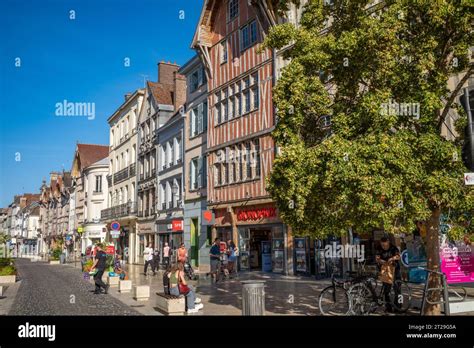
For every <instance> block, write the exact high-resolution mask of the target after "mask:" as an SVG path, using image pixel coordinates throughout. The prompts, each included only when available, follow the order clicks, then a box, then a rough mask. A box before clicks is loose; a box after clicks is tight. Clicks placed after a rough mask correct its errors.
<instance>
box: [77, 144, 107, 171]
mask: <svg viewBox="0 0 474 348" xmlns="http://www.w3.org/2000/svg"><path fill="white" fill-rule="evenodd" d="M77 152H78V154H79V159H80V161H81V167H82V168H86V167H88V166H90V165H91V164H93V163H95V162H97V161H100V160H101V159H104V158H106V157H108V156H109V147H108V146H105V145H93V144H77Z"/></svg>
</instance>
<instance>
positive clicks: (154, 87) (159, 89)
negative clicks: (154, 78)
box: [147, 81, 174, 105]
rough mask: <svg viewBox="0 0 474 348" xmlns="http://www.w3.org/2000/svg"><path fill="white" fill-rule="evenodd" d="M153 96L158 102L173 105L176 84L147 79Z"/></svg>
mask: <svg viewBox="0 0 474 348" xmlns="http://www.w3.org/2000/svg"><path fill="white" fill-rule="evenodd" d="M147 85H148V88H149V89H150V91H151V93H152V95H153V98H154V99H155V101H156V102H157V103H158V104H164V105H173V104H174V101H173V91H174V86H171V85H166V84H164V83H158V82H151V81H147Z"/></svg>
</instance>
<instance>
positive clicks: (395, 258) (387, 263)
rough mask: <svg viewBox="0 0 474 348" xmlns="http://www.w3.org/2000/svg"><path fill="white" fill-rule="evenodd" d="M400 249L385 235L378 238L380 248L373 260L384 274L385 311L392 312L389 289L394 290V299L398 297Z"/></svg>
mask: <svg viewBox="0 0 474 348" xmlns="http://www.w3.org/2000/svg"><path fill="white" fill-rule="evenodd" d="M399 260H400V251H399V250H398V248H397V247H396V246H395V245H392V243H391V242H390V240H389V239H388V238H387V237H385V236H384V237H382V238H381V239H380V248H379V249H378V250H377V252H376V254H375V261H376V262H377V265H378V269H379V271H381V273H382V275H385V276H384V277H383V278H382V279H381V280H382V284H383V285H382V291H383V294H384V301H385V310H386V312H389V313H391V312H393V308H392V304H391V301H390V290H391V289H392V285H393V289H394V292H395V297H394V298H395V299H398V298H399V295H400V282H396V281H397V280H401V279H402V277H401V271H400V262H399Z"/></svg>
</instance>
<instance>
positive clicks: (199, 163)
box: [196, 157, 203, 187]
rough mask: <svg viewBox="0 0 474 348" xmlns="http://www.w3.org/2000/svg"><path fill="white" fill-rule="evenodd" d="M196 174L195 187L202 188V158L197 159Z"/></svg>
mask: <svg viewBox="0 0 474 348" xmlns="http://www.w3.org/2000/svg"><path fill="white" fill-rule="evenodd" d="M197 165H198V167H197V173H198V177H197V178H196V181H197V185H198V187H203V185H202V181H203V175H202V157H199V158H198V160H197Z"/></svg>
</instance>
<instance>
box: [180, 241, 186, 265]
mask: <svg viewBox="0 0 474 348" xmlns="http://www.w3.org/2000/svg"><path fill="white" fill-rule="evenodd" d="M187 259H188V251H187V250H186V247H185V246H184V243H181V244H180V245H179V249H178V262H181V263H182V264H185V263H186V260H187Z"/></svg>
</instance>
